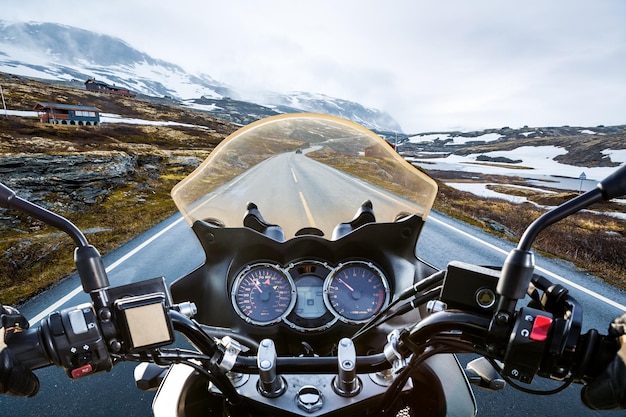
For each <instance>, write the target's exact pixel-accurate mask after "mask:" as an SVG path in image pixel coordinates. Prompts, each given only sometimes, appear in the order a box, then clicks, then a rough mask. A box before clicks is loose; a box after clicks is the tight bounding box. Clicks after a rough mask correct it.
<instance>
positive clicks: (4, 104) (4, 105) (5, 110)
mask: <svg viewBox="0 0 626 417" xmlns="http://www.w3.org/2000/svg"><path fill="white" fill-rule="evenodd" d="M0 96H2V107H4V117H6V118H7V119H8V118H9V112H7V104H6V103H5V102H4V93H3V92H2V86H1V85H0Z"/></svg>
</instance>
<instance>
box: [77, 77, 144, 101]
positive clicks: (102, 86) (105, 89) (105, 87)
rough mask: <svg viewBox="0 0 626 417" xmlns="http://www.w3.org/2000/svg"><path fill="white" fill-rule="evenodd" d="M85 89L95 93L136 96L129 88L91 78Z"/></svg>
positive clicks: (86, 82)
mask: <svg viewBox="0 0 626 417" xmlns="http://www.w3.org/2000/svg"><path fill="white" fill-rule="evenodd" d="M85 89H86V90H87V91H95V92H96V93H108V94H117V95H120V96H126V97H135V94H134V93H133V92H131V91H130V90H129V89H128V88H125V87H117V86H115V85H110V84H107V83H105V82H102V81H97V80H96V79H95V78H90V79H88V80H87V81H85Z"/></svg>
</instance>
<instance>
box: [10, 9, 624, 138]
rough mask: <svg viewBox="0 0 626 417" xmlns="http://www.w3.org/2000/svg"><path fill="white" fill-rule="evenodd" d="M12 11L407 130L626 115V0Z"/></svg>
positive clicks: (578, 121)
mask: <svg viewBox="0 0 626 417" xmlns="http://www.w3.org/2000/svg"><path fill="white" fill-rule="evenodd" d="M64 5H65V6H64ZM1 10H2V11H1V14H0V19H4V20H10V21H37V22H55V23H63V24H67V25H71V26H77V27H80V28H84V29H89V30H93V31H96V32H100V33H105V34H108V35H113V36H116V37H119V38H121V39H123V40H125V41H126V42H127V43H129V44H130V45H131V46H133V47H135V48H137V49H139V50H141V51H143V52H147V53H148V54H149V55H151V56H153V57H154V58H158V59H163V60H166V61H170V62H172V63H175V64H178V65H180V66H182V67H183V68H185V69H186V70H187V71H189V72H192V73H206V74H209V75H210V76H212V77H213V78H215V79H217V80H219V81H222V82H224V83H226V84H229V85H230V86H232V87H234V88H235V89H236V90H246V91H254V90H257V89H266V90H273V91H279V92H289V91H309V92H316V93H323V94H327V95H330V96H334V97H340V98H344V99H348V100H353V101H357V102H359V103H361V104H363V105H366V106H369V107H374V108H378V109H380V110H383V111H386V112H387V113H389V114H390V115H391V116H392V117H394V118H395V119H396V120H397V121H398V122H399V123H400V125H401V126H402V127H403V129H404V131H405V132H412V133H417V132H426V131H433V130H451V129H461V130H471V129H477V128H490V127H502V126H511V127H521V126H523V125H529V126H547V125H556V126H560V125H572V126H578V125H580V126H595V125H598V124H604V125H612V124H626V1H624V0H585V1H580V0H525V1H511V0H494V1H491V0H489V1H481V0H453V1H446V0H441V1H437V0H430V1H422V0H384V1H383V0H379V1H373V0H322V1H316V0H311V1H297V0H232V1H225V0H220V1H213V0H206V1H200V0H177V1H176V2H160V1H154V0H151V1H143V0H107V1H106V2H87V3H84V2H83V3H80V2H76V1H65V0H38V1H32V2H30V1H24V0H18V1H16V0H2V8H1Z"/></svg>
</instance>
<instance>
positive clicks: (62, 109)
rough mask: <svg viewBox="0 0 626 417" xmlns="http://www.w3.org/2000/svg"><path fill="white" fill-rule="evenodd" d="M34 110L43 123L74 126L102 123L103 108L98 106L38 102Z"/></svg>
mask: <svg viewBox="0 0 626 417" xmlns="http://www.w3.org/2000/svg"><path fill="white" fill-rule="evenodd" d="M34 110H35V111H37V113H38V114H39V120H40V121H41V122H42V123H52V124H57V125H74V126H98V125H99V124H100V112H101V110H100V109H99V108H97V107H91V106H72V105H69V104H59V103H44V102H38V103H37V104H35V108H34Z"/></svg>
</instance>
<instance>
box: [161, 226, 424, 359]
mask: <svg viewBox="0 0 626 417" xmlns="http://www.w3.org/2000/svg"><path fill="white" fill-rule="evenodd" d="M423 224H424V222H423V220H422V219H421V218H419V217H417V216H409V217H406V218H404V219H402V220H400V221H397V222H395V223H369V224H366V225H364V226H362V227H360V228H358V229H356V230H354V231H353V232H351V233H349V234H347V235H345V236H343V237H341V238H340V239H338V240H327V239H325V238H323V237H320V236H313V235H305V236H296V237H294V238H292V239H290V240H287V241H284V242H279V241H277V240H274V239H272V238H270V237H267V236H265V235H263V234H261V233H259V232H256V231H254V230H252V229H249V228H222V227H218V226H215V225H212V224H210V223H207V222H203V221H197V222H195V223H194V225H193V230H194V232H195V233H196V235H197V237H198V239H199V240H200V242H201V244H202V247H203V248H204V251H205V254H206V261H205V263H204V264H203V265H202V266H200V267H199V268H198V269H196V270H195V271H193V272H191V273H190V274H189V275H187V276H185V277H182V278H180V279H178V280H177V281H176V282H174V283H173V284H172V286H171V293H172V296H173V299H174V302H182V301H192V302H194V303H195V304H196V305H197V307H198V314H197V315H196V316H195V319H196V320H197V321H199V322H200V323H203V324H208V325H211V326H218V327H226V328H230V329H232V330H233V331H234V332H237V333H242V334H246V335H248V336H250V337H252V338H253V339H256V340H258V341H260V340H261V339H263V338H267V337H269V338H272V339H273V340H274V341H275V343H276V347H277V350H278V353H279V354H281V353H282V354H288V353H289V354H296V355H297V354H301V353H303V350H302V346H301V344H302V342H306V343H308V344H309V345H310V346H312V347H313V350H314V351H315V353H318V354H321V355H324V354H327V353H328V352H330V350H331V349H332V347H333V345H334V344H336V343H337V341H338V340H339V339H340V338H341V337H349V336H351V335H352V334H353V333H354V332H355V331H356V330H357V329H358V328H359V325H355V324H347V323H343V322H341V321H337V322H335V323H334V324H333V325H332V326H331V327H330V328H328V329H323V330H321V329H317V330H313V331H305V330H302V329H300V330H298V329H294V328H292V327H290V326H289V325H288V324H286V323H283V322H281V323H278V324H275V325H271V326H257V325H253V324H249V323H247V322H246V321H245V320H243V319H242V318H241V317H239V316H238V315H237V313H236V312H235V309H234V307H233V305H232V302H231V287H232V285H233V281H234V279H235V277H236V275H237V274H238V273H239V272H240V271H241V270H242V269H243V268H245V266H246V265H249V264H252V263H255V262H270V263H275V264H278V265H281V266H283V267H287V266H288V265H289V264H292V263H296V262H300V261H303V260H307V261H317V262H324V263H328V264H329V265H331V266H336V265H337V264H339V263H341V262H346V261H351V260H361V261H367V262H371V263H373V264H374V265H376V266H377V267H378V268H379V269H380V270H381V271H382V272H383V273H384V274H385V276H386V277H387V279H388V280H389V287H390V296H391V298H390V299H391V300H393V299H394V298H395V295H397V294H398V293H400V292H401V291H402V290H404V289H405V288H407V287H409V286H410V285H412V284H413V283H414V282H415V281H416V280H419V279H421V278H423V277H425V276H428V275H430V274H431V273H433V272H434V270H433V268H431V267H430V266H428V265H426V264H424V263H423V262H421V261H420V260H418V258H417V257H416V254H415V247H416V243H417V239H418V237H419V234H420V232H421V230H422V226H423ZM224 277H226V279H225V278H224ZM418 319H419V317H418ZM411 320H415V316H412V317H411ZM389 329H390V328H389V327H386V326H381V327H380V328H379V329H377V333H376V334H373V335H372V336H371V337H369V338H364V340H363V341H362V342H360V343H359V346H357V349H358V351H359V353H365V352H366V351H368V350H370V349H380V346H382V345H383V344H384V340H385V335H386V334H387V333H388V331H389Z"/></svg>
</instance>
